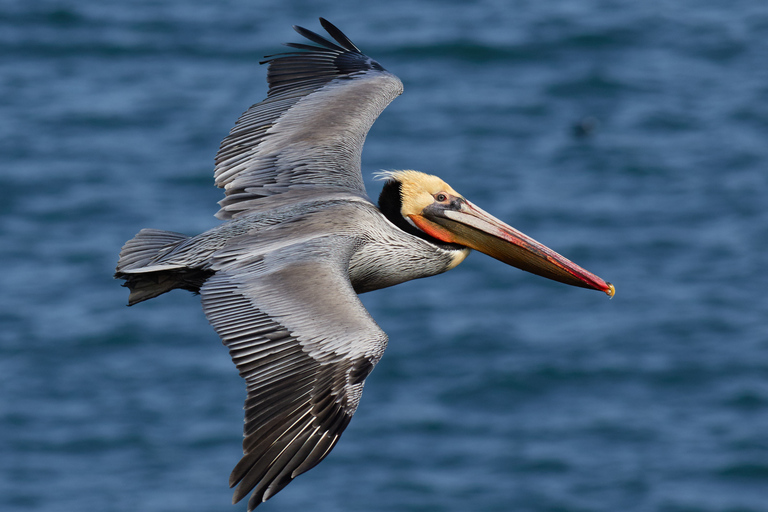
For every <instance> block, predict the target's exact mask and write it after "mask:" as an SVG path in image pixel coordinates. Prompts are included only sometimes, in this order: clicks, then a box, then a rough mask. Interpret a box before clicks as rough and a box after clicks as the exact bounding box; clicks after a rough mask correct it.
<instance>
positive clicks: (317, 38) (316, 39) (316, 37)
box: [293, 25, 345, 52]
mask: <svg viewBox="0 0 768 512" xmlns="http://www.w3.org/2000/svg"><path fill="white" fill-rule="evenodd" d="M293 30H295V31H296V32H298V34H299V35H301V36H302V37H306V38H307V39H309V40H310V41H312V42H313V43H315V44H319V45H320V46H324V47H325V48H328V49H329V50H334V51H337V52H343V51H344V50H345V48H342V47H341V46H339V45H337V44H334V43H332V42H331V41H329V40H328V39H326V38H324V37H323V36H321V35H320V34H316V33H315V32H312V31H311V30H307V29H306V28H304V27H300V26H298V25H294V26H293Z"/></svg>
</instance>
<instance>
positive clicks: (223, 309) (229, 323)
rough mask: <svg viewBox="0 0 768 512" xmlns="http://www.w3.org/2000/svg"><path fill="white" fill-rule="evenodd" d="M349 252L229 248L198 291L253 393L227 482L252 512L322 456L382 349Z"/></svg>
mask: <svg viewBox="0 0 768 512" xmlns="http://www.w3.org/2000/svg"><path fill="white" fill-rule="evenodd" d="M338 238H341V237H338ZM352 247H354V241H346V242H339V241H334V237H333V236H332V235H326V236H325V238H323V239H322V240H316V239H310V240H309V241H304V242H301V243H298V244H294V245H290V244H289V245H287V246H285V247H283V248H281V249H278V250H275V251H272V252H270V253H268V254H266V255H264V257H262V258H256V259H253V258H251V257H249V255H248V247H247V245H244V246H243V247H242V248H241V249H240V253H238V249H237V248H230V249H229V252H228V253H227V255H226V257H225V258H223V259H222V260H221V261H222V262H225V263H224V267H222V268H217V269H216V274H215V275H213V276H212V277H211V278H209V279H208V281H207V282H206V283H205V285H203V287H202V288H201V290H200V294H201V296H202V303H203V310H204V311H205V314H206V316H207V317H208V319H209V320H210V322H211V324H212V325H213V326H214V328H215V329H216V331H217V333H218V334H219V335H220V336H221V338H222V341H223V342H224V344H225V345H226V346H227V347H228V348H229V351H230V355H231V356H232V360H233V361H234V363H235V365H236V366H237V369H238V371H239V372H240V375H241V376H242V377H243V378H244V379H245V381H246V386H247V390H248V395H247V398H246V400H245V424H244V428H243V432H244V439H243V458H242V459H241V460H240V462H238V464H237V465H236V466H235V468H234V469H233V470H232V474H231V475H230V485H231V486H232V487H235V486H237V488H236V490H235V492H234V496H233V501H234V502H237V501H239V500H241V499H242V498H244V497H245V496H246V495H248V494H249V493H250V494H251V497H250V499H249V502H248V503H249V505H248V510H252V509H253V508H255V507H256V506H257V505H258V504H260V503H262V502H263V501H266V500H267V499H269V498H270V497H271V496H273V495H274V494H275V493H277V492H278V491H279V490H280V489H282V488H283V487H285V486H286V485H287V484H288V483H290V481H291V480H292V479H293V478H295V477H296V476H298V475H299V474H301V473H303V472H304V471H307V470H308V469H310V468H312V467H314V466H315V465H316V464H317V463H319V462H320V461H321V460H323V458H325V456H326V455H327V454H328V453H329V452H330V450H331V449H332V448H333V446H334V445H335V444H336V442H337V441H338V439H339V437H340V436H341V434H342V432H343V431H344V429H345V428H346V426H347V425H348V424H349V421H350V419H351V417H352V415H353V414H354V412H355V410H356V409H357V404H358V402H359V400H360V394H361V392H362V387H363V381H364V379H365V377H367V375H368V374H369V373H370V371H371V370H372V369H373V366H374V365H375V364H376V362H377V361H378V360H379V358H380V357H381V354H382V353H383V351H384V347H385V346H386V335H385V334H384V332H383V331H381V329H380V328H379V327H378V326H377V325H376V323H375V322H374V321H373V319H372V318H371V317H370V315H369V314H368V312H367V311H366V310H365V308H364V307H363V305H362V304H361V303H360V301H359V299H358V298H357V295H356V294H355V292H354V290H353V289H352V285H351V283H350V282H349V277H348V274H347V273H348V270H347V268H348V264H349V263H348V259H349V255H350V254H351V252H352ZM214 267H215V265H214Z"/></svg>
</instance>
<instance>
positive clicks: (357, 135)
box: [214, 18, 403, 219]
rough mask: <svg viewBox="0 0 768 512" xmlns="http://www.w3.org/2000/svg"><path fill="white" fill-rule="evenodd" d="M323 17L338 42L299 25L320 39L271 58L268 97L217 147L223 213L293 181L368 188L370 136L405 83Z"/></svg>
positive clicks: (252, 204) (235, 212)
mask: <svg viewBox="0 0 768 512" xmlns="http://www.w3.org/2000/svg"><path fill="white" fill-rule="evenodd" d="M320 23H321V24H322V26H323V28H325V30H326V31H328V33H329V34H330V35H331V36H332V37H333V39H334V40H335V41H336V43H338V44H335V43H333V42H331V41H328V40H327V39H325V38H323V37H321V36H319V35H318V34H315V33H314V32H311V31H309V30H306V29H304V28H301V27H294V29H295V30H296V31H297V32H298V33H299V34H301V35H302V36H304V37H306V38H307V39H309V40H310V41H312V42H313V43H316V44H317V45H318V46H313V45H306V44H298V43H288V46H290V47H292V48H294V49H296V50H299V51H294V52H289V53H283V54H278V55H273V56H269V57H267V58H266V60H265V61H263V62H268V63H269V70H268V73H267V81H268V83H269V92H268V94H267V99H266V100H264V101H262V102H261V103H257V104H255V105H253V106H252V107H251V108H250V109H248V110H247V111H246V112H245V113H244V114H243V115H242V116H240V119H238V121H237V123H236V124H235V126H234V128H232V131H231V132H230V134H229V136H227V137H226V138H225V139H224V140H223V141H222V143H221V147H220V148H219V152H218V154H217V155H216V168H215V171H214V178H215V182H216V186H218V187H223V188H224V189H225V193H226V197H225V198H224V199H222V200H221V201H220V202H219V204H220V206H221V209H220V210H219V212H218V213H217V214H216V216H217V217H218V218H220V219H230V218H234V217H238V216H239V215H242V214H243V212H245V211H248V210H252V209H255V208H258V207H259V202H258V199H259V198H261V197H265V196H269V195H273V194H280V193H284V192H287V191H289V190H291V188H292V187H293V188H295V187H306V186H313V187H329V188H336V189H339V188H341V189H344V190H348V191H349V190H352V191H355V192H357V193H360V192H362V193H365V188H364V185H363V179H362V175H361V171H360V156H361V153H362V149H363V143H364V141H365V136H366V134H367V133H368V130H369V129H370V128H371V126H372V125H373V122H374V121H375V120H376V118H377V117H378V116H379V114H380V113H381V112H382V111H383V110H384V108H386V106H387V105H389V103H390V102H391V101H392V100H393V99H395V98H396V97H397V96H398V95H399V94H400V93H402V91H403V84H402V83H401V82H400V80H399V79H398V78H397V77H396V76H394V75H392V74H390V73H388V72H387V71H386V70H384V68H383V67H381V65H380V64H379V63H378V62H376V61H374V60H373V59H371V58H370V57H367V56H365V55H364V54H363V53H361V52H360V50H358V49H357V47H356V46H355V45H354V44H352V42H351V41H350V40H349V39H348V38H347V37H346V36H345V35H344V34H343V33H342V32H341V31H340V30H339V29H338V28H336V27H334V26H333V25H332V24H331V23H329V22H328V21H326V20H324V19H323V18H320Z"/></svg>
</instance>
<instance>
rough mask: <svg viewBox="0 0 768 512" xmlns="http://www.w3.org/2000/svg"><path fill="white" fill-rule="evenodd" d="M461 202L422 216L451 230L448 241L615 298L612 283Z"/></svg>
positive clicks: (556, 279)
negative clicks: (455, 206) (452, 207)
mask: <svg viewBox="0 0 768 512" xmlns="http://www.w3.org/2000/svg"><path fill="white" fill-rule="evenodd" d="M460 204H461V207H460V209H458V210H455V209H439V210H438V209H433V208H429V207H428V208H427V209H425V210H424V211H423V217H422V219H424V220H427V221H428V222H431V223H434V224H437V225H438V226H435V228H436V229H437V230H439V231H441V232H443V233H445V231H443V230H446V231H448V232H450V235H451V236H450V238H451V240H446V241H450V242H454V243H458V244H461V245H465V246H467V247H470V248H472V249H476V250H478V251H480V252H483V253H485V254H487V255H488V256H491V257H493V258H496V259H497V260H499V261H503V262H504V263H507V264H508V265H512V266H513V267H517V268H519V269H522V270H525V271H527V272H531V273H532V274H536V275H540V276H542V277H546V278H548V279H552V280H554V281H559V282H561V283H565V284H570V285H572V286H580V287H582V288H592V289H594V290H600V291H602V292H605V293H606V294H608V296H609V297H613V294H614V293H615V289H614V287H613V285H612V284H611V283H608V282H606V281H603V280H602V279H601V278H599V277H597V276H596V275H595V274H593V273H591V272H588V271H587V270H584V269H583V268H581V267H580V266H578V265H576V264H575V263H573V262H571V261H570V260H568V259H566V258H564V257H563V256H561V255H559V254H558V253H556V252H555V251H553V250H552V249H550V248H549V247H547V246H545V245H544V244H541V243H539V242H537V241H536V240H534V239H533V238H530V237H529V236H527V235H524V234H523V233H521V232H520V231H518V230H516V229H515V228H513V227H512V226H509V225H507V224H505V223H503V222H502V221H500V220H499V219H497V218H495V217H493V216H492V215H490V214H488V213H486V212H484V211H483V210H481V209H480V208H478V207H477V206H475V205H473V204H472V203H470V202H469V201H467V200H462V201H461V203H460ZM414 220H416V219H414ZM440 228H442V229H440Z"/></svg>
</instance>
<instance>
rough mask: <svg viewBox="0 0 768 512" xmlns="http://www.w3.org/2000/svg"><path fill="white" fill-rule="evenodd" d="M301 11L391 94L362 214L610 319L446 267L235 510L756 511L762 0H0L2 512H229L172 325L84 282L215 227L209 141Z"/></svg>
mask: <svg viewBox="0 0 768 512" xmlns="http://www.w3.org/2000/svg"><path fill="white" fill-rule="evenodd" d="M670 4H672V5H673V6H670ZM317 16H324V17H327V18H328V19H330V20H331V21H332V22H333V23H335V24H336V25H338V26H339V27H340V28H341V29H342V30H343V31H345V32H346V33H347V34H348V35H349V36H350V37H351V38H352V40H353V41H355V43H356V44H357V45H358V46H359V47H360V48H362V49H363V51H365V52H366V53H368V54H369V55H372V56H373V57H374V58H376V59H377V60H379V61H380V62H381V63H382V64H383V65H384V66H385V67H386V68H387V69H389V70H391V71H392V72H394V73H396V74H397V75H398V76H399V77H400V78H401V79H402V80H403V82H404V83H405V91H406V92H405V94H404V95H403V96H401V97H400V98H398V99H397V100H396V101H395V102H394V103H393V104H392V105H391V106H390V107H389V108H388V109H387V110H386V111H385V113H384V114H383V115H382V117H381V118H380V119H379V121H377V123H376V125H375V126H374V128H373V130H372V131H371V133H370V135H369V137H368V142H367V143H366V149H365V152H364V155H363V167H364V173H365V177H366V180H367V183H368V186H369V191H370V194H371V195H372V196H374V197H375V196H376V195H377V194H378V188H379V187H380V186H381V185H380V183H377V182H375V181H374V180H372V179H371V175H372V174H373V172H375V171H378V170H380V169H402V168H415V169H419V170H422V171H426V172H431V173H434V174H437V175H439V176H441V177H443V178H444V179H445V180H446V181H447V182H449V183H450V184H451V185H452V186H453V187H454V188H455V189H456V190H458V191H459V192H461V193H462V194H464V195H465V196H466V197H467V198H469V199H470V200H472V201H473V202H475V203H476V204H478V205H480V206H481V207H482V208H484V209H485V210H487V211H489V212H491V213H493V214H494V215H496V216H498V217H500V218H502V219H504V220H506V221H508V222H509V223H510V224H512V225H514V226H515V227H517V228H518V229H520V230H522V231H523V232H526V233H527V234H529V235H531V236H533V237H534V238H536V239H538V240H540V241H542V242H544V243H546V244H548V245H549V246H551V247H553V248H554V249H555V250H557V251H559V252H561V253H563V254H565V255H566V256H568V257H569V258H571V259H573V260H575V261H576V262H577V263H579V264H580V265H582V266H584V267H585V268H587V269H589V270H591V271H593V272H595V273H596V274H598V275H600V276H601V277H603V278H605V279H607V280H610V281H611V282H613V283H614V284H615V285H616V289H617V293H616V297H615V298H614V299H613V300H608V299H607V298H606V297H605V295H603V294H600V293H597V292H593V291H588V290H584V289H577V288H570V287H567V286H564V285H560V284H557V283H553V282H550V281H546V280H544V279H541V278H538V277H535V276H530V275H527V274H524V273H523V272H520V271H518V270H516V269H513V268H510V267H507V266H505V265H503V264H501V263H499V262H498V261H496V260H493V259H491V258H488V257H486V256H484V255H482V254H473V255H472V256H471V257H470V258H469V259H468V260H467V262H465V263H464V264H462V265H461V266H460V267H459V268H457V269H456V270H454V271H451V272H449V273H447V274H445V275H442V276H438V277H434V278H430V279H428V280H420V281H416V282H411V283H407V284H405V285H401V286H398V287H394V288H391V289H387V290H382V291H378V292H374V293H371V294H368V295H365V296H363V301H364V303H365V304H366V306H367V307H368V309H369V310H370V311H371V313H372V315H373V316H374V318H375V319H376V320H377V321H378V322H379V324H380V325H381V326H382V327H383V328H384V330H385V331H387V332H388V333H389V335H390V344H389V348H388V350H387V352H386V354H385V356H384V358H383V360H382V361H381V363H380V364H379V366H378V367H377V368H376V370H375V371H374V372H373V374H372V375H371V377H370V378H369V379H368V382H367V386H366V390H365V393H364V397H363V400H362V403H361V406H360V408H359V409H358V412H357V414H356V416H355V418H354V420H353V421H352V423H351V424H350V427H349V428H348V429H347V431H346V433H345V434H344V436H343V438H342V440H341V442H340V443H339V445H338V446H337V447H336V448H335V450H334V452H333V453H332V454H331V455H330V456H329V457H328V458H327V459H326V460H325V461H324V462H323V463H322V464H321V465H320V466H318V467H317V468H315V469H314V470H312V471H310V472H309V473H307V474H305V475H303V476H301V477H300V478H298V479H297V480H296V481H295V482H293V483H292V484H290V485H289V486H288V487H287V488H286V489H285V490H283V491H282V492H281V493H280V494H279V495H277V496H276V497H275V498H273V499H272V500H271V501H270V502H268V503H267V504H265V505H263V506H262V507H261V508H260V509H259V510H262V509H263V510H271V511H288V510H313V511H319V512H324V511H360V510H368V511H395V510H396V511H418V512H422V511H457V512H458V511H461V512H465V511H474V510H481V511H525V512H528V511H531V512H554V511H563V512H565V511H567V512H582V511H584V512H586V511H596V512H597V511H600V512H616V511H663V512H710V511H711V512H714V511H729V512H736V511H738V512H757V511H768V327H767V326H766V324H767V323H768V297H767V296H766V290H768V273H766V271H765V269H766V261H767V260H766V253H767V252H768V208H767V205H768V65H766V62H768V61H767V60H766V56H768V37H767V34H768V4H766V3H765V2H764V1H763V0H717V1H716V0H711V1H706V0H699V1H696V0H678V1H676V2H662V1H648V2H618V1H610V0H574V1H571V2H565V1H561V2H532V1H524V0H519V1H512V2H503V1H501V0H495V1H494V0H485V1H482V0H481V1H476V2H463V1H462V2H459V1H453V2H450V1H439V2H438V1H424V2H415V1H413V0H408V1H403V0H390V1H387V2H371V3H368V4H365V5H364V6H361V4H359V3H358V2H354V3H351V2H340V1H334V2H330V1H320V2H304V1H299V0H279V1H277V0H275V1H238V0H227V1H222V2H203V1H200V0H192V1H190V0H185V1H181V0H163V1H150V0H145V1H129V2H104V1H102V0H98V1H97V0H79V1H74V0H36V1H33V2H30V1H27V0H16V1H14V0H4V1H3V2H2V3H0V162H2V167H1V168H0V265H1V268H2V273H1V274H0V453H1V454H2V455H0V509H1V510H3V511H6V510H7V511H24V512H26V511H43V510H46V511H48V510H57V511H63V512H74V511H78V512H79V511H83V510H86V511H91V510H92V511H100V512H101V511H115V512H122V511H126V512H127V511H131V512H134V511H139V510H140V511H143V512H155V511H157V512H161V511H162V512H166V511H190V510H195V511H213V510H217V511H221V510H224V511H226V510H245V504H244V503H240V504H238V505H236V506H231V505H229V502H230V499H231V492H230V490H229V489H228V487H227V478H228V475H229V472H230V470H231V469H232V467H233V465H234V464H235V463H236V462H237V461H238V460H239V457H240V454H241V451H240V442H241V433H242V409H241V407H242V401H243V398H244V396H245V390H244V386H243V384H242V382H241V381H240V378H239V377H238V375H237V373H236V371H235V370H234V367H233V365H232V363H231V361H230V360H229V357H228V354H227V351H226V350H225V349H224V347H222V346H221V344H220V342H219V340H218V338H217V336H216V335H215V333H214V332H213V329H212V328H211V327H210V326H209V325H208V323H207V322H206V320H205V318H204V316H203V314H202V311H201V309H200V306H199V300H198V299H197V298H196V297H194V296H192V295H191V294H188V293H186V292H175V293H172V294H168V295H165V296H162V297H160V298H158V299H154V300H152V301H150V302H147V303H144V304H141V305H138V306H136V307H132V308H126V307H125V303H126V301H127V291H126V290H125V289H123V288H121V287H120V286H119V283H118V282H117V281H114V280H113V279H112V277H111V274H112V272H113V270H114V266H115V263H116V260H117V253H118V252H119V249H120V246H121V245H122V244H123V242H124V241H125V240H127V239H128V238H130V237H131V236H133V234H134V233H135V232H136V231H138V230H139V229H140V228H142V227H155V228H162V229H171V230H174V231H181V232H186V233H190V234H194V233H198V232H200V231H203V230H205V229H208V228H210V227H213V226H214V225H216V224H217V222H218V221H216V219H214V218H213V214H214V213H215V211H216V210H217V206H216V204H215V203H216V201H217V200H218V199H219V198H220V191H219V190H218V189H216V188H215V187H213V185H212V183H213V182H212V167H213V156H214V155H215V153H216V150H217V148H218V143H219V141H220V140H221V139H222V138H223V136H224V135H225V134H226V133H227V131H228V130H229V128H230V127H231V125H232V124H233V122H234V120H235V119H236V118H237V116H238V115H239V114H240V113H241V112H242V111H243V110H244V109H245V108H247V107H248V106H249V105H250V104H252V103H254V102H256V101H258V100H260V99H262V98H263V97H264V95H265V94H266V83H265V72H266V70H265V69H264V68H263V66H259V65H258V60H259V59H260V58H261V56H263V55H265V54H271V53H275V52H278V51H280V50H281V48H282V47H281V46H280V43H282V42H285V41H298V40H299V38H298V35H296V34H294V33H293V31H292V30H291V29H290V26H291V25H292V24H300V25H303V26H306V27H307V28H310V29H319V24H318V23H317V20H316V18H317ZM589 118H594V119H596V120H597V126H596V129H594V130H593V131H592V132H591V133H590V134H588V135H587V136H576V135H575V133H574V128H573V127H574V125H575V124H577V123H579V122H580V121H581V120H584V119H589Z"/></svg>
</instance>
